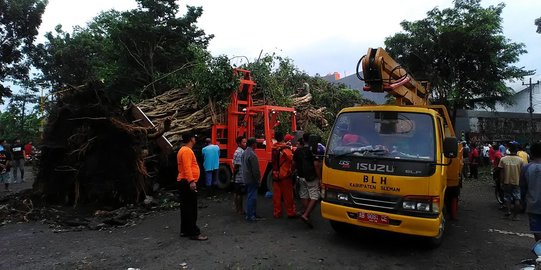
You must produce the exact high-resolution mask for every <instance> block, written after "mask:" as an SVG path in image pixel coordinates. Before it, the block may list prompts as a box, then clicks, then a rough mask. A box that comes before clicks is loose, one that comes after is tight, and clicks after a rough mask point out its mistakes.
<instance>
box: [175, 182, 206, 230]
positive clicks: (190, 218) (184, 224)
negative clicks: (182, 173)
mask: <svg viewBox="0 0 541 270" xmlns="http://www.w3.org/2000/svg"><path fill="white" fill-rule="evenodd" d="M196 223H197V192H195V191H192V190H191V189H190V183H189V182H188V181H187V180H184V179H183V180H182V181H180V235H181V236H196V235H199V234H201V231H200V230H199V227H197V224H196Z"/></svg>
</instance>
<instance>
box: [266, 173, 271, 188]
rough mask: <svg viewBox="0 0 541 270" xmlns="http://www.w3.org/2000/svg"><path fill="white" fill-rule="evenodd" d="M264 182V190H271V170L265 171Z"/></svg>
mask: <svg viewBox="0 0 541 270" xmlns="http://www.w3.org/2000/svg"><path fill="white" fill-rule="evenodd" d="M265 182H266V183H265V184H266V185H267V189H266V191H270V192H272V173H271V172H269V173H267V177H266V181H265Z"/></svg>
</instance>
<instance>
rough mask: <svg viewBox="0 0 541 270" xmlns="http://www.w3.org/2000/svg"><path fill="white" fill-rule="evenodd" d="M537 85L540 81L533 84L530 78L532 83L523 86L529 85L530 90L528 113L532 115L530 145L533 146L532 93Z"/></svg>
mask: <svg viewBox="0 0 541 270" xmlns="http://www.w3.org/2000/svg"><path fill="white" fill-rule="evenodd" d="M536 84H539V81H537V82H536V83H532V78H530V83H524V82H522V85H528V88H529V89H530V107H528V109H527V110H526V111H527V112H528V113H530V144H532V143H533V142H534V141H533V140H534V132H535V130H534V123H533V112H534V109H533V102H532V91H533V86H534V85H536Z"/></svg>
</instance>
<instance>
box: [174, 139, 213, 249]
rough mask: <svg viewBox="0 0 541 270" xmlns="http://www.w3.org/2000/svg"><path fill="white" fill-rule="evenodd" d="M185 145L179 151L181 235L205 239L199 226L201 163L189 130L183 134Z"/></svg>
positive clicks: (178, 177) (193, 238) (178, 179)
mask: <svg viewBox="0 0 541 270" xmlns="http://www.w3.org/2000/svg"><path fill="white" fill-rule="evenodd" d="M182 142H183V143H184V145H183V146H182V147H181V148H180V150H179V151H178V153H177V166H178V176H177V181H178V182H179V185H180V236H182V237H189V238H190V239H192V240H198V241H205V240H208V237H206V236H204V235H202V234H201V231H200V230H199V227H198V226H197V181H198V180H199V174H200V173H199V165H198V164H197V159H196V158H195V154H194V153H193V150H192V148H193V146H194V145H195V135H194V134H193V133H191V132H187V133H185V134H183V135H182Z"/></svg>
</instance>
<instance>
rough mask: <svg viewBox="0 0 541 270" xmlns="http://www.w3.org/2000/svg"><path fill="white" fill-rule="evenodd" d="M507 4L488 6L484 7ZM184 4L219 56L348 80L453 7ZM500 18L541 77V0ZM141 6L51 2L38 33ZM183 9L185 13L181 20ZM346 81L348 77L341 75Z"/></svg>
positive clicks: (189, 0) (435, 0) (442, 3)
mask: <svg viewBox="0 0 541 270" xmlns="http://www.w3.org/2000/svg"><path fill="white" fill-rule="evenodd" d="M500 2H502V1H497V0H486V1H483V2H482V5H483V6H488V5H496V4H498V3H500ZM178 3H179V5H181V7H184V6H185V5H191V6H202V7H203V10H204V11H203V16H202V17H201V18H200V19H199V22H198V26H199V27H200V28H201V29H203V30H205V32H206V33H207V34H214V35H215V38H214V39H213V40H212V41H211V43H210V46H209V49H210V51H211V52H212V53H213V54H215V55H217V54H226V55H229V56H239V55H240V56H246V57H248V58H249V59H250V60H253V59H255V58H257V56H258V55H259V53H260V52H261V50H263V52H277V53H279V54H280V55H282V56H287V57H290V58H292V59H293V60H294V61H295V64H296V65H297V66H298V67H299V68H300V69H302V70H305V71H307V72H308V73H310V74H312V75H313V74H315V73H320V74H326V73H330V72H334V71H338V72H340V73H343V72H344V71H346V72H347V73H348V75H349V74H351V73H352V72H353V71H354V69H355V64H356V63H357V60H358V59H359V57H361V56H362V55H363V54H364V53H365V52H366V50H367V48H368V47H377V46H383V41H384V39H385V37H388V36H391V35H393V34H395V33H397V32H399V31H400V30H401V27H400V22H401V21H403V20H408V21H414V20H418V19H422V18H424V17H426V12H427V11H429V10H431V9H433V8H434V7H438V8H440V9H443V8H447V7H451V6H452V1H451V0H416V1H403V0H386V1H346V0H335V1H308V0H296V1H292V0H289V1H286V0H274V1H253V0H252V1H249V0H229V1H217V0H186V1H179V2H178ZM506 5H507V6H506V7H505V9H504V12H503V14H502V17H503V20H504V21H503V27H504V28H503V30H504V34H505V35H506V36H507V37H508V38H509V39H511V41H513V42H523V43H525V44H526V46H527V50H528V51H529V53H528V54H525V55H523V56H521V58H520V62H519V63H518V64H517V65H518V66H525V67H526V68H528V69H538V70H539V71H540V72H541V63H540V62H541V61H539V60H540V59H539V55H541V35H540V34H536V33H535V26H534V24H533V22H534V20H535V18H537V17H540V16H541V13H539V10H541V1H538V0H521V1H507V3H506ZM134 7H136V2H135V1H134V0H114V1H112V0H49V5H48V7H47V10H46V12H45V14H44V17H43V25H42V28H41V32H40V33H41V34H43V33H45V32H46V31H52V30H53V29H54V26H55V25H57V24H62V25H63V26H64V29H65V30H71V27H73V26H74V25H85V24H86V22H88V21H89V20H91V19H92V18H93V17H94V16H95V15H97V14H98V12H99V11H101V10H108V9H112V8H114V9H117V10H126V9H130V8H134ZM184 12H185V9H184V8H182V13H184ZM342 75H343V74H342Z"/></svg>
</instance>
